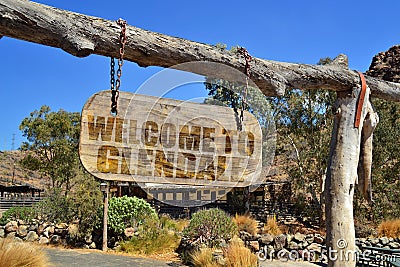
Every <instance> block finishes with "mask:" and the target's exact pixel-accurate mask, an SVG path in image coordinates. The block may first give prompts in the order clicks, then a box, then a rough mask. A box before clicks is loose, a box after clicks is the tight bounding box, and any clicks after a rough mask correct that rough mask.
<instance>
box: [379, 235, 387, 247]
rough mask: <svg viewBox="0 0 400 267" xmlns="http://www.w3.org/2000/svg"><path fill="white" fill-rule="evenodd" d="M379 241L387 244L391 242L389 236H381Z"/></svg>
mask: <svg viewBox="0 0 400 267" xmlns="http://www.w3.org/2000/svg"><path fill="white" fill-rule="evenodd" d="M379 242H380V243H381V244H382V245H384V246H386V245H387V244H389V238H387V237H386V236H384V237H381V238H379Z"/></svg>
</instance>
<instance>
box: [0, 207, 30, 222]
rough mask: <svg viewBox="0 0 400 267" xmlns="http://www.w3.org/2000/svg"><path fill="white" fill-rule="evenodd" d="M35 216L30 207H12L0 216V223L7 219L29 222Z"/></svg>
mask: <svg viewBox="0 0 400 267" xmlns="http://www.w3.org/2000/svg"><path fill="white" fill-rule="evenodd" d="M34 218H35V210H34V209H33V208H32V207H12V208H10V209H8V210H7V211H5V212H4V213H3V215H2V217H1V218H0V225H5V224H6V223H8V222H9V221H16V220H23V221H25V222H29V221H31V220H32V219H34Z"/></svg>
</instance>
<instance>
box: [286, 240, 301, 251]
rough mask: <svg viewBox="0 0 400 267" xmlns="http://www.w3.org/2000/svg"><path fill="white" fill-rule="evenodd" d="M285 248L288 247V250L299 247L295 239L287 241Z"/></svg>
mask: <svg viewBox="0 0 400 267" xmlns="http://www.w3.org/2000/svg"><path fill="white" fill-rule="evenodd" d="M287 248H288V249H289V250H298V249H299V245H298V244H297V243H296V242H295V241H290V242H289V243H288V246H287Z"/></svg>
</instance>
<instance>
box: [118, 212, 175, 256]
mask: <svg viewBox="0 0 400 267" xmlns="http://www.w3.org/2000/svg"><path fill="white" fill-rule="evenodd" d="M168 222H169V223H168V224H165V219H164V224H163V223H161V220H159V219H158V218H152V219H150V218H149V219H147V220H146V224H144V225H140V226H139V227H138V228H137V231H138V234H137V235H134V236H133V237H132V238H131V239H130V240H127V241H124V242H121V251H125V252H128V253H139V254H153V253H164V252H173V251H175V249H176V248H177V247H178V245H179V242H180V237H179V236H178V235H177V234H176V232H175V231H173V230H171V229H172V228H174V229H175V228H176V227H175V225H174V224H173V222H172V220H168Z"/></svg>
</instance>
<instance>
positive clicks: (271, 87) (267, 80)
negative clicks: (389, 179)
mask: <svg viewBox="0 0 400 267" xmlns="http://www.w3.org/2000/svg"><path fill="white" fill-rule="evenodd" d="M119 31H120V28H119V26H118V25H117V23H116V22H114V21H109V20H105V19H101V18H96V17H91V16H86V15H82V14H79V13H74V12H70V11H66V10H61V9H57V8H53V7H49V6H46V5H42V4H38V3H34V2H30V1H27V0H0V36H1V35H3V36H9V37H12V38H16V39H21V40H26V41H29V42H34V43H38V44H43V45H47V46H52V47H58V48H61V49H63V50H64V51H66V52H68V53H70V54H72V55H74V56H78V57H85V56H88V55H90V54H98V55H103V56H113V57H117V56H118V45H117V44H118V36H119ZM127 39H128V41H127V44H126V51H125V59H126V60H129V61H133V62H136V63H137V64H139V65H140V66H143V67H146V66H161V67H171V66H174V65H176V64H179V63H184V62H190V61H211V62H216V63H222V64H225V65H228V66H231V67H233V68H235V69H238V70H240V71H243V70H244V65H245V64H244V59H242V58H241V57H239V56H238V55H237V54H234V53H232V52H229V51H227V50H221V49H220V48H217V47H215V46H211V45H207V44H202V43H197V42H193V41H188V40H185V39H181V38H177V37H171V36H167V35H163V34H159V33H154V32H150V31H146V30H142V29H139V28H136V27H133V26H128V28H127ZM194 71H196V72H197V73H198V74H201V75H206V76H214V77H220V78H225V79H229V77H226V76H227V75H226V74H224V73H219V72H218V69H212V70H208V69H207V68H203V69H196V70H194ZM221 72H224V71H221ZM228 76H229V75H228ZM251 79H252V80H253V81H254V82H255V84H256V85H257V86H258V87H259V88H260V89H261V91H262V92H263V93H264V94H266V95H274V96H278V95H283V94H284V92H285V90H286V89H288V88H298V89H303V90H306V89H320V88H323V89H328V90H334V91H345V90H351V89H352V88H353V87H354V86H356V84H358V83H359V78H358V75H357V74H356V73H355V72H353V71H351V70H348V69H340V68H337V67H335V66H317V65H305V64H293V63H282V62H275V61H269V60H263V59H257V58H254V60H253V61H251ZM367 83H368V85H369V87H370V88H371V92H372V95H373V96H377V97H379V98H383V99H387V100H392V101H400V85H399V84H396V83H391V82H384V81H381V80H377V79H374V78H371V77H367Z"/></svg>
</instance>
